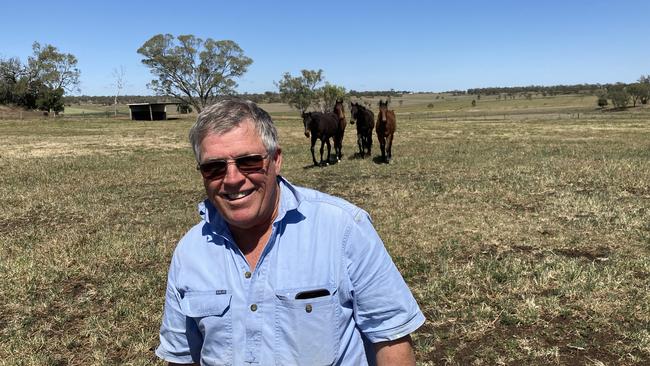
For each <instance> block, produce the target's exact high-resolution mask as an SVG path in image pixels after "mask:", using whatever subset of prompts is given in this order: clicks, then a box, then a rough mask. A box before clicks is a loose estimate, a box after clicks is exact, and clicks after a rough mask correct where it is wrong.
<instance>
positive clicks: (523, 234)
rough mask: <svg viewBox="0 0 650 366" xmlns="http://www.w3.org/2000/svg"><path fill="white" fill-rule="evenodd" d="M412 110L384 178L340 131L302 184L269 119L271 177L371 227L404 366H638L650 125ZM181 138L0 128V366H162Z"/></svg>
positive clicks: (462, 107)
mask: <svg viewBox="0 0 650 366" xmlns="http://www.w3.org/2000/svg"><path fill="white" fill-rule="evenodd" d="M412 98H413V99H409V100H408V101H406V100H405V101H404V102H403V104H402V106H399V105H398V103H397V102H396V100H397V99H393V107H394V108H395V109H396V112H397V115H398V132H397V135H396V137H395V145H394V146H393V155H394V161H393V163H391V164H390V165H386V164H378V163H376V161H377V159H370V158H366V159H356V158H354V152H355V151H356V146H355V145H356V144H355V136H354V135H355V132H354V131H353V127H354V126H348V128H349V129H348V131H347V135H346V137H345V142H344V147H343V153H344V158H343V161H342V162H341V163H339V164H335V165H332V166H329V167H324V168H314V167H312V166H311V155H310V153H309V146H308V140H307V139H306V138H305V137H304V135H303V127H302V123H301V121H300V120H297V119H296V118H295V116H297V114H295V112H291V111H289V110H288V109H286V106H270V108H268V109H269V110H270V111H272V114H274V115H275V116H276V123H277V125H278V127H279V130H280V136H281V144H282V146H283V152H284V165H283V175H284V176H285V177H286V178H288V179H289V180H290V181H292V182H293V183H296V184H299V185H304V186H308V187H312V188H316V189H320V190H323V191H326V192H329V193H333V194H336V195H339V196H342V197H344V198H346V199H348V200H350V201H352V202H353V203H355V204H357V205H359V206H361V207H363V208H365V209H366V210H367V211H368V212H369V213H370V214H371V216H372V218H373V222H374V223H375V226H376V228H377V230H378V231H379V233H380V235H381V236H382V238H383V239H384V241H385V243H386V246H387V248H388V250H389V251H390V253H391V255H392V256H393V259H394V260H395V262H396V264H397V266H398V267H399V269H400V270H401V272H402V274H403V275H404V277H405V279H406V281H407V282H408V284H409V285H410V287H411V289H412V291H413V292H414V294H415V296H416V298H417V299H418V302H419V304H420V306H421V308H422V309H423V311H424V312H425V315H426V317H427V322H426V324H425V325H424V326H423V327H422V328H420V329H419V330H418V331H417V332H416V333H415V334H414V340H415V345H416V352H417V358H418V364H419V365H445V364H448V365H521V364H523V365H547V364H551V365H644V364H649V363H650V109H639V108H637V109H635V110H633V111H629V112H607V113H601V112H600V111H596V110H595V108H594V105H595V102H594V101H593V100H592V101H590V100H589V98H590V97H579V96H569V97H564V98H562V97H554V98H539V100H537V99H533V100H532V101H530V100H523V99H522V100H515V101H496V100H488V99H489V97H483V98H482V99H481V101H479V102H478V103H477V106H476V107H472V106H471V105H470V102H471V98H470V99H467V97H459V98H455V99H454V98H452V97H447V98H445V100H446V101H445V102H442V101H439V102H436V100H435V97H433V96H431V95H428V96H421V95H420V96H413V97H412ZM417 98H420V99H417ZM432 98H433V99H432ZM416 99H417V100H416ZM377 100H378V99H377ZM431 102H433V103H434V107H433V108H427V107H426V106H427V104H428V103H431ZM444 103H447V104H444ZM545 103H546V104H545ZM373 104H374V105H376V103H373ZM438 104H440V105H438ZM438 108H440V110H439V111H438ZM375 109H376V107H375ZM444 110H447V111H448V112H443V111H444ZM522 111H523V112H526V111H529V112H530V113H520V112H522ZM292 113H293V114H292ZM578 117H579V118H578ZM192 122H193V121H192V120H191V118H187V119H176V120H171V121H162V122H131V121H127V120H123V119H113V118H94V119H81V118H61V119H56V120H45V119H34V120H29V119H25V120H2V121H0V168H1V169H2V172H3V173H2V174H1V175H0V258H1V261H0V273H1V274H2V281H0V365H87V364H92V365H122V364H129V365H150V364H160V363H159V362H158V361H157V360H156V358H155V357H154V356H153V353H152V351H151V349H152V347H155V346H156V345H157V341H158V339H157V337H158V328H159V325H160V316H161V312H162V305H163V300H164V299H163V298H164V286H165V280H166V273H167V266H168V263H169V259H170V256H171V253H172V250H173V249H174V246H175V244H176V242H177V240H178V239H179V238H180V237H181V235H183V234H184V232H185V231H186V230H187V229H188V228H189V227H190V226H192V225H193V224H195V223H196V222H197V219H198V216H197V214H196V209H195V207H196V203H197V202H199V201H200V200H201V199H202V198H203V196H204V193H203V187H202V184H201V181H200V179H199V176H198V174H197V173H196V171H195V169H194V164H193V157H192V155H191V151H190V149H189V147H188V145H187V142H186V140H187V139H186V136H187V130H188V128H189V126H190V125H191V124H192ZM373 148H374V152H373V155H375V157H376V155H377V153H378V146H377V140H376V138H375V140H374V142H373Z"/></svg>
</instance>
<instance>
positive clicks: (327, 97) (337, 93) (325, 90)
mask: <svg viewBox="0 0 650 366" xmlns="http://www.w3.org/2000/svg"><path fill="white" fill-rule="evenodd" d="M319 91H320V95H321V97H322V98H323V105H322V110H323V111H324V112H331V111H332V110H334V105H335V104H336V101H337V100H338V99H343V98H345V88H344V87H342V86H337V85H333V84H330V83H325V86H323V87H322V88H321V89H320V90H319Z"/></svg>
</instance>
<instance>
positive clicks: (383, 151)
mask: <svg viewBox="0 0 650 366" xmlns="http://www.w3.org/2000/svg"><path fill="white" fill-rule="evenodd" d="M377 140H379V149H380V150H381V160H383V161H384V162H386V161H388V160H387V159H386V136H384V134H379V135H377Z"/></svg>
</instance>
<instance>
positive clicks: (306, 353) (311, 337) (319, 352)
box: [275, 286, 340, 366]
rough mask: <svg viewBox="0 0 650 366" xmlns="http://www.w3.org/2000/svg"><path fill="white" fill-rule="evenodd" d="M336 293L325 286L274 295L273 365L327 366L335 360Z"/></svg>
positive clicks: (280, 292) (336, 346)
mask: <svg viewBox="0 0 650 366" xmlns="http://www.w3.org/2000/svg"><path fill="white" fill-rule="evenodd" d="M337 296H338V295H336V290H332V289H330V288H329V287H327V286H322V287H321V286H311V287H308V288H300V289H291V290H280V291H276V297H275V360H276V365H313V366H323V365H331V364H333V363H334V361H335V360H336V356H337V351H338V346H339V336H338V312H339V311H340V309H339V306H338V301H336V299H337V298H338V297H337Z"/></svg>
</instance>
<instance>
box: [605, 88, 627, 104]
mask: <svg viewBox="0 0 650 366" xmlns="http://www.w3.org/2000/svg"><path fill="white" fill-rule="evenodd" d="M607 96H608V97H609V99H611V100H612V105H614V107H615V108H618V109H625V108H626V107H627V104H628V103H629V101H630V94H628V92H627V91H626V90H625V87H624V85H622V84H621V85H614V86H612V87H611V88H610V90H608V91H607Z"/></svg>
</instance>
